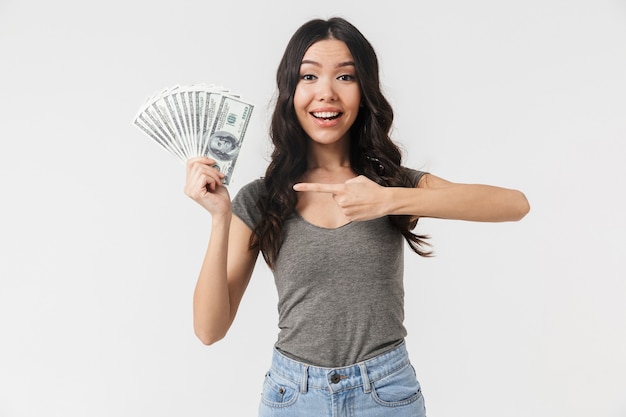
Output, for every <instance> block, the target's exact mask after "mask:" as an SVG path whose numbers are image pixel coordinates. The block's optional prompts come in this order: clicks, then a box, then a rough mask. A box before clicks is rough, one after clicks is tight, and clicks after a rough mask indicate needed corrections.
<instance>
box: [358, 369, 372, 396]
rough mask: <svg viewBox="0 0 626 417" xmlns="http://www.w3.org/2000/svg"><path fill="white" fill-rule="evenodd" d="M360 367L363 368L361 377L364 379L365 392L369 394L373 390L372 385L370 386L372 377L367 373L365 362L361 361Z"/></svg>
mask: <svg viewBox="0 0 626 417" xmlns="http://www.w3.org/2000/svg"><path fill="white" fill-rule="evenodd" d="M359 368H361V378H362V379H363V392H364V393H366V394H369V393H370V392H371V391H372V387H371V386H370V378H369V376H368V375H367V366H365V362H361V363H359Z"/></svg>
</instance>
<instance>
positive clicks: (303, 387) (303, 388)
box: [300, 365, 309, 394]
mask: <svg viewBox="0 0 626 417" xmlns="http://www.w3.org/2000/svg"><path fill="white" fill-rule="evenodd" d="M308 389H309V365H304V366H303V367H302V381H301V382H300V392H301V393H303V394H306V392H307V390H308Z"/></svg>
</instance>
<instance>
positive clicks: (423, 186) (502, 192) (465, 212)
mask: <svg viewBox="0 0 626 417" xmlns="http://www.w3.org/2000/svg"><path fill="white" fill-rule="evenodd" d="M386 191H387V193H388V196H389V197H388V198H387V201H388V203H389V207H388V208H387V210H388V212H389V214H409V215H413V216H417V217H433V218H442V219H455V220H470V221H479V222H505V221H518V220H521V219H522V218H523V217H524V216H525V215H526V214H527V213H528V212H529V210H530V205H529V204H528V200H527V199H526V196H525V195H524V194H523V193H522V192H520V191H518V190H514V189H509V188H502V187H496V186H493V185H483V184H459V183H453V182H450V181H446V180H444V179H443V178H439V177H436V176H434V175H432V174H425V175H424V176H422V178H421V179H420V181H419V183H418V185H417V188H414V189H412V188H400V187H393V188H388V189H387V190H386Z"/></svg>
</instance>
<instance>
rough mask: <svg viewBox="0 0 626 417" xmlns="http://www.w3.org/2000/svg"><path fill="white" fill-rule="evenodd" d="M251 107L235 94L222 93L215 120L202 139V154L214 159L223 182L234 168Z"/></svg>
mask: <svg viewBox="0 0 626 417" xmlns="http://www.w3.org/2000/svg"><path fill="white" fill-rule="evenodd" d="M252 108H253V106H252V105H251V104H249V103H247V102H245V101H242V100H241V99H239V98H237V97H235V96H230V95H222V96H221V100H220V103H219V107H218V109H217V112H216V114H215V117H214V119H215V121H214V122H213V126H212V128H211V130H210V131H209V132H208V134H207V137H206V138H205V140H204V149H203V151H202V154H203V155H208V156H210V157H212V158H213V159H214V160H215V161H216V165H217V168H218V169H219V170H220V171H221V172H222V173H224V175H225V177H224V180H223V182H224V184H228V183H229V182H230V179H231V177H232V174H233V170H234V169H235V164H236V163H237V157H238V156H239V151H240V150H241V145H242V143H243V138H244V136H245V134H246V129H247V128H248V123H249V122H250V116H251V115H252Z"/></svg>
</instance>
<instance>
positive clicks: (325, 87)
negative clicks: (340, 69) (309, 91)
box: [317, 80, 337, 101]
mask: <svg viewBox="0 0 626 417" xmlns="http://www.w3.org/2000/svg"><path fill="white" fill-rule="evenodd" d="M318 86H319V90H318V93H317V95H318V99H319V100H320V101H335V100H337V95H336V94H335V89H334V88H333V85H332V82H331V81H330V80H328V81H323V80H320V82H319V83H318Z"/></svg>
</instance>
